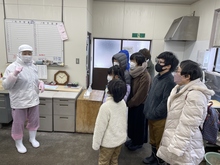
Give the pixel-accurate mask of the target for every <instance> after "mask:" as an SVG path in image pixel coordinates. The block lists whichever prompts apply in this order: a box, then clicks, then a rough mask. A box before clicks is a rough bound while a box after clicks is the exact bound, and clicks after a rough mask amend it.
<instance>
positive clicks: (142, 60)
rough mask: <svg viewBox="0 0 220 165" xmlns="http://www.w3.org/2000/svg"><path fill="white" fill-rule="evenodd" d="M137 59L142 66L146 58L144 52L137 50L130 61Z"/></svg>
mask: <svg viewBox="0 0 220 165" xmlns="http://www.w3.org/2000/svg"><path fill="white" fill-rule="evenodd" d="M131 60H135V61H136V62H137V65H138V66H141V65H142V64H143V63H144V62H145V61H146V60H145V57H144V55H143V54H142V53H140V52H136V53H133V54H132V55H131V56H130V61H131Z"/></svg>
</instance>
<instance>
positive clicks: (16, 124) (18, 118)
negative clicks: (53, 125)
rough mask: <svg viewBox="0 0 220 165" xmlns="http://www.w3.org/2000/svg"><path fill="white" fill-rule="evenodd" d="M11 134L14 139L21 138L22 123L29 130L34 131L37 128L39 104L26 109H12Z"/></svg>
mask: <svg viewBox="0 0 220 165" xmlns="http://www.w3.org/2000/svg"><path fill="white" fill-rule="evenodd" d="M12 117H13V123H12V129H11V136H12V138H13V139H14V140H19V139H22V138H23V132H24V125H25V122H26V121H27V125H26V128H27V129H28V130H29V131H36V130H37V129H38V128H39V105H36V106H34V107H30V108H26V109H12Z"/></svg>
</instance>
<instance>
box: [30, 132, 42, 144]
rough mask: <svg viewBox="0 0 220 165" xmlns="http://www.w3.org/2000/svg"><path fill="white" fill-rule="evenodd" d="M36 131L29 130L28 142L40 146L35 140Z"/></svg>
mask: <svg viewBox="0 0 220 165" xmlns="http://www.w3.org/2000/svg"><path fill="white" fill-rule="evenodd" d="M36 134H37V131H29V142H30V143H31V144H32V146H33V147H34V148H37V147H39V146H40V143H39V142H38V141H37V140H36Z"/></svg>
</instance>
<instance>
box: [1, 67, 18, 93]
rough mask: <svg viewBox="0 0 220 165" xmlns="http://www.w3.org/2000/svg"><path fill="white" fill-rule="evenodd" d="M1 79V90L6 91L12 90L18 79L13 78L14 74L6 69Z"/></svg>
mask: <svg viewBox="0 0 220 165" xmlns="http://www.w3.org/2000/svg"><path fill="white" fill-rule="evenodd" d="M2 79H3V81H2V86H3V88H4V89H6V90H9V89H11V88H13V86H14V85H15V83H16V81H17V79H18V77H17V76H14V74H13V73H12V72H10V71H9V70H8V69H6V70H5V73H4V75H3V78H2Z"/></svg>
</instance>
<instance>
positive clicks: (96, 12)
mask: <svg viewBox="0 0 220 165" xmlns="http://www.w3.org/2000/svg"><path fill="white" fill-rule="evenodd" d="M93 7H94V9H93V28H92V29H93V36H95V37H105V38H122V37H123V27H124V26H125V28H126V25H124V23H123V19H124V3H112V2H98V1H94V4H93Z"/></svg>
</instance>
